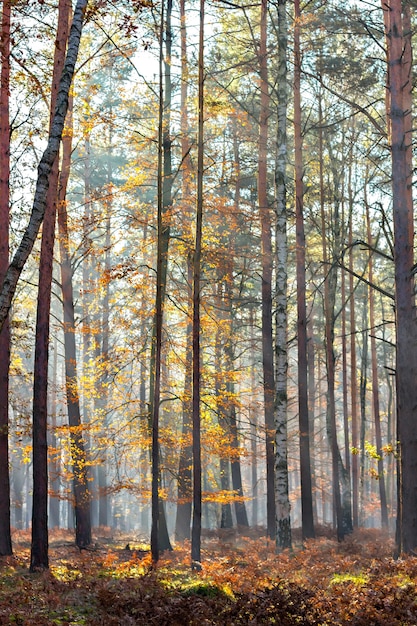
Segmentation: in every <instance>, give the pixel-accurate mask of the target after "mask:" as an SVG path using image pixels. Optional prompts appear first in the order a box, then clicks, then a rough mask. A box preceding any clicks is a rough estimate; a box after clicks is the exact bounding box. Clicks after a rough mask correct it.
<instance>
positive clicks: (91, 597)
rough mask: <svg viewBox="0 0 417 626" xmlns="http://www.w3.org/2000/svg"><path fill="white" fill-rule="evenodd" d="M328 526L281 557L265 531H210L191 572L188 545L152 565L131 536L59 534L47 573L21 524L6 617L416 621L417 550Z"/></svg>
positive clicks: (117, 621) (0, 570) (0, 591)
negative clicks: (339, 538)
mask: <svg viewBox="0 0 417 626" xmlns="http://www.w3.org/2000/svg"><path fill="white" fill-rule="evenodd" d="M294 534H295V539H296V538H297V535H296V533H294ZM320 534H321V536H320V537H318V538H317V539H315V540H310V541H308V542H306V543H305V545H304V546H302V545H301V543H300V542H297V541H295V542H294V543H295V547H294V549H293V551H292V552H284V553H283V554H280V555H275V553H274V545H273V544H272V542H270V541H268V540H266V539H265V538H262V537H259V534H258V536H257V535H256V533H253V535H252V536H249V537H248V536H246V537H245V536H243V535H235V534H233V533H230V532H229V533H225V534H223V535H219V534H217V533H212V534H210V535H209V536H205V537H204V539H203V548H202V571H201V572H191V570H190V545H189V544H188V543H187V544H184V545H180V546H176V548H175V550H174V551H173V552H170V553H165V554H163V555H162V558H161V560H160V562H159V563H158V567H157V568H156V569H155V568H154V569H152V567H151V560H150V555H149V552H148V551H147V549H146V546H144V545H143V544H141V543H140V541H139V540H138V538H136V539H135V537H134V536H133V535H131V536H128V535H126V534H117V533H116V534H114V535H113V536H111V534H110V531H109V530H107V532H105V531H104V530H100V529H99V530H98V531H97V533H96V535H95V541H96V544H95V547H94V550H91V551H90V550H83V551H82V552H80V551H79V550H78V549H77V548H76V547H75V546H74V540H73V536H72V535H71V533H69V532H64V531H52V532H51V534H50V570H49V571H47V572H42V573H39V574H30V573H29V560H30V534H29V532H28V531H27V532H20V531H19V532H18V531H16V532H14V534H13V541H14V556H13V557H3V558H0V624H1V625H3V624H15V625H23V626H32V625H35V624H36V625H44V624H45V625H55V626H58V625H59V626H70V625H71V626H73V625H74V626H75V625H80V624H83V625H88V626H98V625H103V626H113V625H123V626H128V625H131V624H142V625H144V626H152V625H153V624H155V625H156V624H157V625H158V626H188V625H197V624H198V625H199V626H204V625H212V624H219V625H220V624H221V625H222V626H227V625H235V624H236V625H241V624H242V625H243V624H248V625H257V624H277V625H280V626H290V625H291V626H292V625H295V624H308V625H310V624H317V625H322V626H325V625H329V626H330V625H335V624H336V625H345V624H346V625H348V624H349V625H360V626H372V625H381V626H394V625H406V624H414V625H416V624H417V589H416V585H417V558H416V557H407V558H405V559H397V560H394V559H393V558H392V553H393V542H392V539H391V538H389V537H388V536H387V535H386V534H384V533H382V532H380V531H377V530H361V531H356V532H355V533H353V534H352V535H351V536H349V537H348V538H347V539H346V540H345V541H344V542H343V543H340V544H338V543H337V542H336V541H335V539H334V538H333V535H332V533H331V532H330V531H325V529H322V532H321V533H320ZM127 544H129V546H127ZM126 548H130V549H126Z"/></svg>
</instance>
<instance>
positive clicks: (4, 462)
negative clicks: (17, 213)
mask: <svg viewBox="0 0 417 626" xmlns="http://www.w3.org/2000/svg"><path fill="white" fill-rule="evenodd" d="M0 51H1V77H0V81H1V84H0V281H3V279H4V276H5V274H6V271H7V268H8V265H9V201H10V198H9V177H10V122H9V88H10V0H4V1H3V10H2V23H1V47H0ZM9 364H10V327H9V319H8V318H7V319H6V320H5V322H4V326H3V329H2V330H1V332H0V556H7V555H10V554H12V539H11V531H10V474H9Z"/></svg>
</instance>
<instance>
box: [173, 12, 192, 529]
mask: <svg viewBox="0 0 417 626" xmlns="http://www.w3.org/2000/svg"><path fill="white" fill-rule="evenodd" d="M180 20H181V29H180V37H181V161H182V167H183V169H182V200H183V205H184V209H185V215H186V218H185V220H184V221H185V222H186V232H185V238H186V240H187V241H191V229H190V228H189V227H188V223H189V224H191V218H190V210H189V209H190V207H189V196H190V191H191V190H190V184H189V179H190V172H191V163H190V157H189V152H190V141H189V137H188V132H189V128H188V80H189V75H188V60H187V31H186V14H185V0H180ZM192 272H193V267H192V258H191V252H189V254H187V296H188V309H187V315H188V319H187V329H186V342H187V345H186V354H185V377H184V400H183V404H182V441H181V447H180V458H179V465H178V503H177V517H176V523H175V538H176V539H177V541H183V540H184V539H189V538H190V528H191V514H192V507H191V504H192V502H191V501H192V464H193V459H192V454H193V453H192V445H191V437H192V401H191V395H192V307H193V304H192V289H191V284H192Z"/></svg>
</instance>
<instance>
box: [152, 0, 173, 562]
mask: <svg viewBox="0 0 417 626" xmlns="http://www.w3.org/2000/svg"><path fill="white" fill-rule="evenodd" d="M164 9H165V6H164V5H163V6H162V11H161V29H160V50H159V75H160V84H159V122H158V124H159V128H158V249H157V268H156V297H155V322H154V329H153V333H152V335H153V336H152V348H151V379H150V385H149V387H150V390H149V395H150V402H149V404H150V416H151V427H152V451H151V460H152V528H151V552H152V560H153V562H154V563H156V562H157V561H158V559H159V552H160V551H161V550H172V547H171V543H170V540H169V536H168V533H167V526H166V520H165V513H164V506H163V502H162V501H161V500H160V498H159V483H160V466H159V454H160V447H159V404H160V398H161V361H162V326H163V310H164V301H165V293H166V282H167V267H168V248H169V240H170V219H171V218H170V208H171V205H172V167H171V145H172V139H171V135H170V117H169V115H170V108H171V42H172V31H171V13H172V0H167V5H166V18H165V10H164ZM164 32H165V57H164V52H163V50H164ZM163 68H164V71H163ZM164 76H165V88H164V80H163V78H164Z"/></svg>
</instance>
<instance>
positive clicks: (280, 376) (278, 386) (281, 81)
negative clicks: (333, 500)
mask: <svg viewBox="0 0 417 626" xmlns="http://www.w3.org/2000/svg"><path fill="white" fill-rule="evenodd" d="M285 10H286V0H278V77H277V83H278V130H277V156H276V168H275V185H276V335H275V430H276V434H275V446H276V447H275V502H276V516H277V529H276V530H277V534H276V546H277V549H283V548H290V547H291V522H290V501H289V496H288V461H287V404H288V401H287V369H288V356H287V254H288V252H287V206H286V195H287V194H286V179H287V176H286V166H287V103H288V86H287V19H286V13H285Z"/></svg>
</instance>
